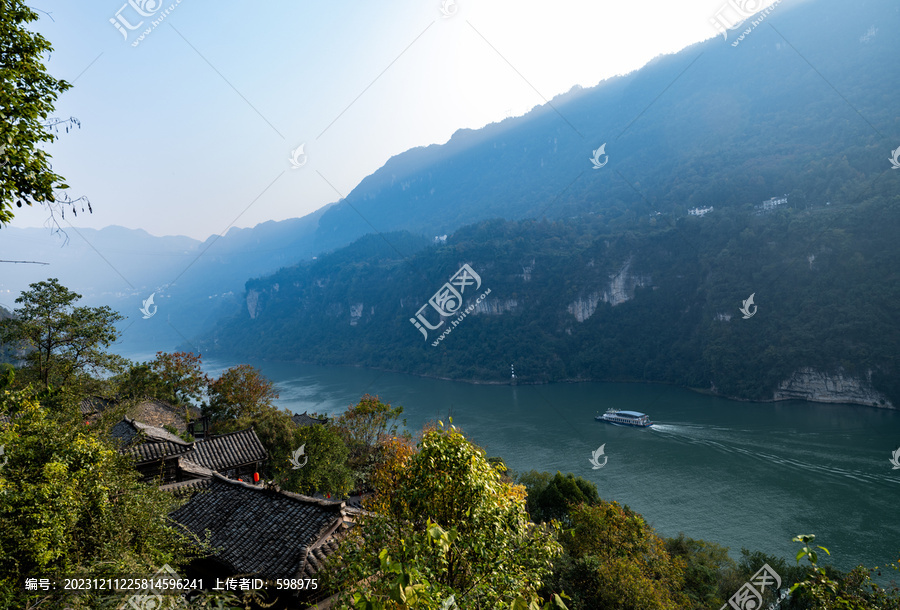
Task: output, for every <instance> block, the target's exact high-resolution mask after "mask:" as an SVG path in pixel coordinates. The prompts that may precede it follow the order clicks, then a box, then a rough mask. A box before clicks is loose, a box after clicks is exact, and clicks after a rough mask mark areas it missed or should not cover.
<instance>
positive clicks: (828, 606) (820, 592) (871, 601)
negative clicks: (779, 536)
mask: <svg viewBox="0 0 900 610" xmlns="http://www.w3.org/2000/svg"><path fill="white" fill-rule="evenodd" d="M815 538H816V537H815V535H813V534H801V535H799V536H796V537H794V539H793V540H794V542H799V543H800V544H801V545H803V546H802V548H801V549H800V550H799V551H798V552H797V563H798V564H799V563H800V560H801V559H806V560H807V561H808V562H809V565H810V571H809V574H808V576H807V578H806V579H805V580H803V581H802V582H798V583H797V584H795V585H794V586H793V587H791V591H792V592H799V593H800V597H801V600H804V601H809V602H811V607H814V608H817V609H821V610H837V609H839V608H840V609H846V610H895V609H897V608H900V589H898V588H897V586H896V585H894V587H893V589H892V590H891V591H886V590H884V589H882V588H881V587H880V586H878V584H877V583H875V582H874V581H873V580H872V577H871V575H870V571H869V570H867V569H865V568H863V567H862V566H860V567H857V568H855V569H853V570H851V571H850V572H849V573H848V574H846V575H843V577H841V575H839V574H838V575H835V574H829V571H828V570H826V569H825V568H823V567H820V566H819V552H818V551H817V550H816V549H819V550H821V551H824V552H825V554H826V555H830V554H831V553H830V552H829V551H828V549H826V548H825V547H823V546H816V547H813V546H812V542H813V541H814V540H815ZM898 564H900V562H898ZM894 569H895V570H897V567H896V566H894Z"/></svg>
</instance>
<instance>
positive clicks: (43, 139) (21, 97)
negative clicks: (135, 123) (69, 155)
mask: <svg viewBox="0 0 900 610" xmlns="http://www.w3.org/2000/svg"><path fill="white" fill-rule="evenodd" d="M37 18H38V14H37V13H36V12H35V11H33V10H31V8H29V7H28V6H27V5H26V4H25V3H24V2H23V1H22V0H7V1H5V2H3V3H0V48H2V49H3V60H2V63H0V109H2V110H0V147H3V150H2V152H0V161H2V164H0V227H2V226H3V225H4V224H6V223H9V222H10V221H11V220H12V219H13V216H14V213H13V207H14V206H18V207H21V205H22V204H23V203H24V204H28V205H32V203H34V202H37V203H49V202H53V201H55V200H56V196H55V195H54V191H55V190H63V189H66V188H68V187H67V185H66V184H65V182H64V179H63V177H62V176H60V175H58V174H56V173H54V172H53V171H52V168H51V164H50V155H49V154H47V153H46V152H44V151H43V150H42V149H41V148H40V146H41V145H43V144H44V143H48V142H52V141H53V140H55V139H56V136H55V134H54V132H53V130H52V128H51V127H50V125H49V122H48V120H47V119H48V117H49V116H50V114H51V113H52V112H53V109H54V103H55V102H56V98H57V97H58V96H59V94H60V93H62V92H63V91H66V90H67V89H68V88H69V87H70V86H71V85H70V84H69V83H67V82H65V81H63V80H57V79H56V78H54V77H52V76H50V74H48V73H47V69H46V67H45V66H44V64H43V57H44V54H45V53H48V52H49V51H50V50H51V49H52V47H51V45H50V42H49V41H47V39H45V38H44V37H43V36H41V35H40V34H37V33H35V32H33V31H31V30H29V29H28V28H26V27H25V26H26V24H28V23H30V22H32V21H36V20H37Z"/></svg>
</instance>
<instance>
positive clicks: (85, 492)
mask: <svg viewBox="0 0 900 610" xmlns="http://www.w3.org/2000/svg"><path fill="white" fill-rule="evenodd" d="M0 411H6V412H15V413H16V416H15V417H13V418H12V421H11V423H10V424H8V425H6V426H3V427H2V428H0V445H2V446H4V449H5V458H6V463H5V464H4V465H3V467H2V468H0V498H2V501H0V607H25V606H26V605H27V604H26V603H25V602H26V601H27V600H31V601H34V600H35V599H37V598H38V597H39V595H36V594H32V593H25V592H24V591H23V589H22V581H23V579H24V578H25V577H38V576H41V577H47V576H50V575H62V574H69V575H84V576H85V577H88V576H91V577H98V578H99V577H103V576H108V575H114V574H152V573H153V572H154V571H155V569H156V568H157V567H158V566H161V565H163V564H165V563H168V564H170V565H173V566H177V565H180V564H182V563H184V562H185V561H187V560H188V559H189V558H190V557H192V556H193V555H194V553H195V552H194V551H193V550H192V549H193V548H194V547H192V546H191V545H190V544H189V541H188V539H186V538H184V536H183V535H182V534H180V533H179V532H178V531H177V530H176V529H174V528H172V527H170V523H169V522H168V519H167V517H166V515H167V513H168V511H169V509H170V508H172V498H171V496H169V495H168V494H166V493H164V492H160V491H158V490H156V489H154V488H152V487H148V486H145V485H143V484H141V483H139V482H138V476H137V474H136V472H135V471H134V468H133V466H132V464H131V462H130V460H128V459H127V458H124V457H122V456H121V455H120V454H119V453H118V452H117V451H115V450H114V449H113V448H112V447H110V446H108V445H107V444H106V443H105V442H104V441H103V440H102V439H101V438H99V437H98V436H97V433H96V432H94V431H92V430H91V428H90V427H86V426H83V425H81V422H80V421H77V420H72V419H68V418H66V417H65V416H64V415H62V414H59V413H53V412H50V411H48V410H47V409H46V408H44V407H42V406H40V405H39V404H37V403H36V402H34V401H33V400H32V399H30V398H28V397H27V396H26V395H25V394H24V393H10V392H8V391H6V392H4V393H3V395H2V396H0ZM0 426H2V424H0ZM82 607H84V606H82Z"/></svg>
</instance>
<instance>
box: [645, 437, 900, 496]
mask: <svg viewBox="0 0 900 610" xmlns="http://www.w3.org/2000/svg"><path fill="white" fill-rule="evenodd" d="M651 430H653V431H654V432H658V433H660V437H663V438H666V439H670V440H674V441H677V442H682V443H688V444H692V445H702V446H706V447H709V448H711V449H714V450H716V451H719V452H721V453H728V454H732V455H739V456H744V457H746V458H748V459H751V460H754V461H761V462H766V463H769V464H774V465H777V466H780V467H782V468H785V469H788V470H794V471H803V472H808V473H815V474H819V475H824V476H828V477H839V478H847V479H852V480H854V481H864V482H868V483H890V484H893V485H900V479H898V478H897V477H893V476H889V475H882V474H872V473H871V472H867V471H860V470H855V469H852V468H847V467H841V466H836V465H831V464H829V462H832V461H833V456H832V455H831V454H829V453H827V451H825V450H824V449H821V450H820V449H817V448H812V447H804V448H802V449H801V450H800V451H797V452H796V453H794V454H793V455H784V454H778V453H772V452H771V451H772V450H776V451H777V450H778V449H779V448H781V447H782V446H781V445H779V444H772V446H770V447H764V446H761V445H760V443H759V439H758V438H752V439H751V438H744V437H741V436H740V435H739V434H740V431H736V430H732V429H730V428H719V427H715V428H710V427H706V426H698V425H692V424H654V425H653V427H652V428H651ZM802 458H807V459H802Z"/></svg>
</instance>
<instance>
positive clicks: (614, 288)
mask: <svg viewBox="0 0 900 610" xmlns="http://www.w3.org/2000/svg"><path fill="white" fill-rule="evenodd" d="M631 260H632V259H630V258H629V259H628V260H627V261H626V262H625V264H624V265H622V268H621V269H619V271H618V272H617V273H614V274H612V275H610V276H609V284H608V285H607V287H606V289H605V290H604V291H603V292H600V291H599V290H598V291H594V292H592V293H590V294H588V295H587V296H585V297H579V298H578V299H576V300H575V301H574V302H573V303H570V304H569V306H568V307H567V308H566V309H567V311H568V312H569V313H570V314H572V315H573V316H575V319H576V320H578V321H579V322H584V321H585V320H587V319H588V318H590V317H591V316H592V315H594V312H595V311H596V310H597V305H599V304H600V302H601V301H602V302H603V303H609V304H610V305H612V306H613V307H615V306H616V305H620V304H622V303H624V302H625V301H629V300H631V299H633V298H634V289H635V288H637V287H639V286H649V285H650V281H651V280H650V278H649V277H648V276H644V275H634V274H633V273H631Z"/></svg>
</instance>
